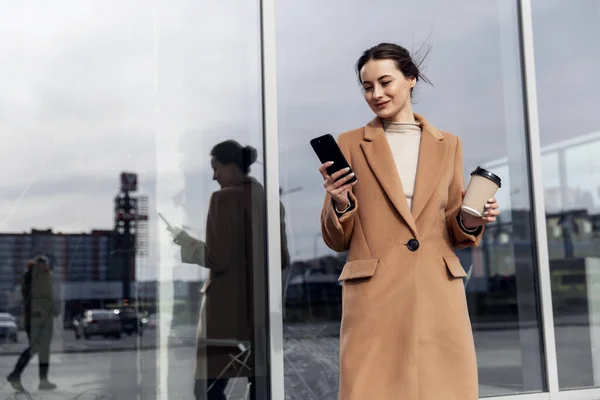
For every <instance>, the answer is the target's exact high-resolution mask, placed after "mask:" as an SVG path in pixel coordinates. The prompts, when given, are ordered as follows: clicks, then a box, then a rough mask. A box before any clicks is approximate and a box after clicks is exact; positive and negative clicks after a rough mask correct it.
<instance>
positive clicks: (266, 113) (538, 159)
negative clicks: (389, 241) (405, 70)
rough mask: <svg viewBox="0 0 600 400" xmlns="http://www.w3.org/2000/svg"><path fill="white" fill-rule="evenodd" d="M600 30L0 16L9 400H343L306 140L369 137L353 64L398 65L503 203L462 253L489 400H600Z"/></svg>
mask: <svg viewBox="0 0 600 400" xmlns="http://www.w3.org/2000/svg"><path fill="white" fill-rule="evenodd" d="M599 22H600V3H599V2H598V1H597V0H580V1H578V2H570V1H567V0H551V1H547V0H527V1H526V0H522V1H517V0H511V1H503V0H491V1H485V2H476V1H468V0H459V1H458V2H452V3H448V2H443V1H439V0H427V1H421V2H414V1H408V0H402V1H400V2H397V1H396V2H394V1H389V0H376V1H374V2H371V3H369V6H368V11H367V9H366V3H365V2H364V1H359V0H350V1H347V2H344V3H343V4H341V3H339V4H337V3H335V4H334V3H323V2H317V1H314V0H307V1H304V2H296V3H290V2H287V3H285V2H277V3H275V2H273V1H271V0H262V1H256V2H242V1H238V0H225V1H221V2H218V3H214V4H212V3H211V4H200V3H197V2H193V1H187V0H178V1H176V2H169V3H167V2H164V1H157V2H151V3H148V2H143V1H130V2H98V1H85V2H79V1H72V0H61V1H59V2H52V4H50V3H48V4H46V3H43V2H37V3H36V4H35V5H32V4H27V5H25V4H21V3H12V4H10V5H9V4H5V5H3V9H2V13H0V39H2V40H0V54H3V55H4V57H3V62H2V63H1V64H0V87H2V88H3V96H0V138H1V139H2V146H0V167H1V168H2V169H3V171H5V174H4V175H3V179H2V181H1V182H0V360H1V361H0V379H2V382H3V383H2V384H0V396H4V397H7V398H12V397H15V392H16V391H17V390H19V387H18V385H22V386H23V388H24V389H25V390H26V391H27V392H28V394H29V396H30V397H33V398H40V399H42V398H47V397H48V398H64V399H72V398H101V397H106V398H121V399H163V400H164V399H193V398H204V397H203V396H204V394H205V393H206V392H207V391H208V393H210V394H211V395H212V396H217V397H214V398H219V399H223V398H227V399H228V400H232V399H274V400H279V399H280V398H284V397H285V399H286V400H296V399H298V400H300V399H301V400H332V399H337V398H338V382H339V379H338V375H339V365H338V362H339V332H340V318H341V310H342V304H341V293H342V287H341V285H340V284H339V282H338V277H339V275H340V273H341V270H342V268H343V266H344V264H345V262H346V256H347V255H346V254H344V253H339V254H338V253H335V252H333V251H331V250H329V249H328V248H327V246H326V245H325V244H324V242H323V239H322V237H321V231H320V221H319V219H320V211H321V207H322V203H323V198H324V195H325V192H324V190H323V185H322V178H321V176H320V174H319V172H318V170H317V169H318V166H319V161H318V159H317V157H316V156H315V155H314V153H313V151H312V149H311V148H310V145H309V141H310V139H312V138H314V137H316V136H320V135H323V134H326V133H331V134H332V135H334V136H337V135H339V134H340V133H342V132H345V131H348V130H350V129H353V128H358V127H361V126H364V125H365V124H366V123H367V122H368V121H369V120H371V119H372V117H373V115H372V112H371V111H370V110H369V107H368V106H367V104H366V103H365V102H364V100H363V98H362V95H361V88H360V85H359V84H358V82H357V77H356V74H355V71H354V65H355V63H356V61H357V59H358V57H359V56H360V54H361V53H362V51H364V50H365V49H366V48H368V47H370V46H372V45H374V44H376V43H379V42H394V43H399V44H402V45H404V46H406V47H407V48H408V49H409V50H412V51H414V54H416V55H417V58H418V59H422V60H424V61H423V64H422V67H423V71H424V73H425V75H426V76H427V77H428V78H429V80H430V81H431V82H432V85H427V84H425V83H423V82H421V83H419V85H418V86H417V89H416V91H415V96H414V103H415V104H414V105H413V108H414V110H415V111H416V112H418V113H420V114H422V115H424V116H425V117H426V118H427V119H428V120H429V121H430V122H431V123H433V124H434V125H435V126H437V127H438V128H440V129H443V130H445V131H449V132H452V133H454V134H456V135H458V136H459V137H460V138H461V140H462V143H463V152H464V161H465V166H464V167H465V170H464V173H465V180H467V179H468V178H469V174H470V171H472V170H473V169H474V168H475V167H476V166H478V165H480V166H483V167H485V168H488V169H490V170H492V171H494V172H495V173H497V174H498V175H500V176H501V177H502V179H503V185H502V188H501V190H500V191H499V192H498V194H497V198H498V201H499V203H500V205H501V209H502V214H501V217H500V218H499V219H498V221H497V222H495V223H493V224H490V225H489V226H488V228H487V229H486V232H485V233H484V235H483V240H482V242H481V245H480V246H479V247H478V248H475V249H470V250H460V251H458V252H457V255H458V257H459V258H460V261H461V263H462V265H463V266H464V267H465V270H466V271H467V274H468V276H467V277H466V278H465V279H464V283H465V291H466V295H467V303H468V309H469V316H470V319H471V323H472V328H473V334H474V338H475V347H476V351H477V363H478V375H479V392H480V397H487V398H492V397H499V396H503V397H502V398H523V399H552V400H555V399H565V400H566V399H594V398H599V397H600V353H599V352H598V348H599V346H600V330H599V328H598V326H599V325H600V297H599V296H598V293H600V281H596V279H597V276H598V271H597V270H596V268H600V261H599V260H600V254H599V251H600V250H599V249H600V241H599V239H598V235H599V232H600V217H599V216H600V164H599V162H598V161H596V160H597V157H596V153H595V151H596V150H597V148H600V118H599V117H598V113H597V112H596V109H597V108H598V106H599V105H600V100H599V99H598V88H599V87H600V80H599V79H598V74H597V73H596V71H598V69H599V68H600V51H599V50H598V46H597V44H596V42H597V38H598V37H600V28H598V27H600V24H599ZM533 66H534V68H533V69H532V67H533ZM274 143H276V145H273V144H274ZM273 146H275V147H273ZM597 168H598V169H597ZM540 212H541V213H542V214H540ZM540 215H544V216H542V217H540ZM277 216H278V218H275V217H277ZM276 219H278V220H279V221H276ZM273 222H276V223H275V224H274V223H273ZM40 256H44V257H45V259H39V257H40ZM32 261H33V262H32ZM46 267H47V268H46ZM36 274H38V275H36ZM39 274H41V275H39ZM33 276H42V278H40V279H38V280H33V278H32V277H33ZM280 278H281V279H280ZM279 281H281V291H280V287H279ZM274 283H276V284H275V285H274ZM279 292H280V293H279ZM40 299H42V300H40ZM281 323H283V325H281ZM280 328H282V329H280ZM26 349H29V350H28V351H25V350H26ZM30 356H34V357H33V358H32V359H31V361H30V360H29V359H30V358H31V357H30ZM29 361H30V362H29ZM7 377H8V381H7V380H6V379H7ZM17 378H18V379H17ZM53 385H56V387H54V386H53ZM47 390H52V393H51V394H49V393H47V392H46V391H47ZM281 393H285V395H284V396H283V395H279V394H281ZM11 396H12V397H11ZM53 396H54V397H53ZM86 396H87V397H86ZM218 396H221V397H218ZM223 396H225V397H223ZM504 396H506V397H504ZM208 398H209V399H210V398H211V397H208Z"/></svg>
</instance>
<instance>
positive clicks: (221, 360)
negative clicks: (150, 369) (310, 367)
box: [170, 140, 288, 400]
mask: <svg viewBox="0 0 600 400" xmlns="http://www.w3.org/2000/svg"><path fill="white" fill-rule="evenodd" d="M211 156H212V160H211V165H212V169H213V172H214V174H213V179H214V180H216V181H217V182H218V183H219V186H220V187H221V189H220V190H218V191H216V192H214V193H213V194H212V196H211V199H210V205H209V210H208V215H207V225H206V243H205V242H203V241H201V240H198V239H195V238H192V237H191V236H190V235H188V234H187V232H185V231H182V230H181V229H178V228H171V229H170V231H171V232H172V233H173V235H174V236H175V242H176V243H177V244H179V245H180V246H181V259H182V261H183V262H185V263H194V264H198V265H200V266H203V267H205V268H208V269H209V270H210V273H209V277H208V279H207V281H206V282H205V284H204V287H203V289H202V291H203V300H202V305H201V307H200V308H201V311H200V320H199V323H198V329H197V344H196V346H197V350H196V370H195V379H196V385H195V388H194V392H195V395H196V399H207V400H226V399H227V397H226V395H225V389H226V387H227V384H228V381H229V379H230V378H235V377H246V378H248V382H249V383H250V384H251V385H250V398H251V399H257V388H256V380H257V379H262V378H263V377H264V374H265V372H264V367H263V366H258V365H257V364H258V363H256V362H255V354H256V341H255V339H258V338H255V326H256V325H255V324H256V323H260V321H262V320H264V319H265V318H266V316H265V315H264V312H265V311H264V310H260V309H257V308H256V307H255V304H265V302H266V297H265V296H266V288H265V285H266V282H265V279H266V278H265V277H266V261H265V230H264V225H265V193H264V188H263V186H262V185H261V184H260V183H259V182H258V181H257V180H256V179H254V178H251V177H249V176H248V173H249V171H250V165H252V164H253V163H254V162H255V161H256V159H257V152H256V150H255V149H254V148H252V147H242V146H241V145H240V144H239V143H237V142H235V141H232V140H229V141H225V142H222V143H220V144H218V145H216V146H215V147H214V148H213V149H212V151H211ZM282 231H283V233H285V228H284V226H283V225H282ZM282 241H283V243H284V245H283V246H282V258H283V263H285V264H287V262H288V260H287V259H288V253H287V248H286V247H285V236H284V237H283V239H282ZM259 313H263V314H262V315H261V314H259ZM261 336H262V335H261ZM220 340H223V341H224V342H223V343H222V344H219V343H218V342H219V341H220ZM227 341H230V342H231V343H241V344H242V347H235V346H230V345H227ZM215 342H217V343H215ZM247 350H250V351H247ZM236 357H237V358H236ZM257 367H259V368H262V370H258V371H257Z"/></svg>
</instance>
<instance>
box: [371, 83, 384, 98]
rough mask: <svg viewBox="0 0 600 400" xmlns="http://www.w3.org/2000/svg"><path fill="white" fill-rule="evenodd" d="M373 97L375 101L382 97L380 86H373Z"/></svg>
mask: <svg viewBox="0 0 600 400" xmlns="http://www.w3.org/2000/svg"><path fill="white" fill-rule="evenodd" d="M373 97H375V98H376V99H380V98H381V97H383V88H382V87H381V86H378V85H375V86H373Z"/></svg>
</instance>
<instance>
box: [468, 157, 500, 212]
mask: <svg viewBox="0 0 600 400" xmlns="http://www.w3.org/2000/svg"><path fill="white" fill-rule="evenodd" d="M501 186H502V182H501V180H500V177H498V176H497V175H494V174H493V173H491V172H490V171H488V170H485V169H483V168H481V167H477V169H475V171H473V172H472V173H471V179H470V180H469V185H468V186H467V193H466V194H465V198H464V199H463V204H462V207H461V209H462V210H463V211H464V212H466V213H468V214H471V215H474V216H476V217H480V218H483V216H484V215H483V213H484V212H485V205H486V204H487V202H488V200H489V199H491V198H492V197H494V195H495V194H496V192H497V191H498V189H499V188H500V187H501Z"/></svg>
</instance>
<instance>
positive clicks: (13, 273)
mask: <svg viewBox="0 0 600 400" xmlns="http://www.w3.org/2000/svg"><path fill="white" fill-rule="evenodd" d="M112 238H113V231H111V230H92V231H91V232H90V233H60V232H59V233H55V232H52V230H50V229H48V230H37V229H32V230H31V232H29V233H0V296H2V297H3V299H4V300H5V301H3V302H1V303H0V304H6V308H8V309H10V311H12V312H13V313H15V314H18V313H19V312H20V311H19V305H20V295H19V287H20V284H21V278H22V276H23V274H24V272H25V268H26V265H27V262H28V261H29V260H30V259H31V258H33V257H34V256H36V255H38V254H44V255H46V256H48V257H49V259H50V262H51V268H52V270H53V272H54V276H55V280H56V287H57V289H56V290H57V291H59V292H60V293H59V294H60V296H61V298H62V300H63V301H65V303H66V310H65V311H67V314H70V312H68V311H69V309H70V308H72V307H70V302H72V301H77V302H85V301H94V300H101V299H117V298H119V297H120V293H121V291H120V286H119V285H118V282H109V280H110V275H111V268H114V265H113V263H112V262H111V249H112V242H113V239H112ZM111 265H113V266H112V267H111ZM133 279H135V275H134V276H133ZM115 283H116V285H115Z"/></svg>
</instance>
